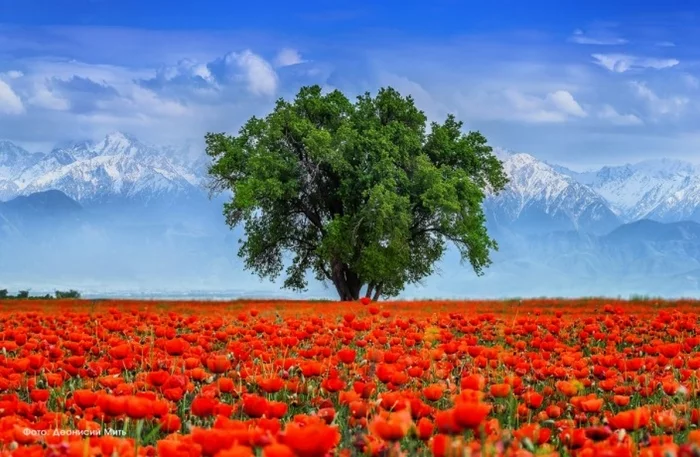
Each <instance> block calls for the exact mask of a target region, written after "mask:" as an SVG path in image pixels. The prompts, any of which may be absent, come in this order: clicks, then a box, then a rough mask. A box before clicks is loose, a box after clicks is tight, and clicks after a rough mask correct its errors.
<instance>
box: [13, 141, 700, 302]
mask: <svg viewBox="0 0 700 457" xmlns="http://www.w3.org/2000/svg"><path fill="white" fill-rule="evenodd" d="M496 152H497V155H498V156H499V157H500V158H501V160H503V162H504V166H505V170H506V172H507V174H508V175H509V177H510V183H509V185H508V187H507V188H506V189H505V190H504V191H503V192H501V193H500V194H499V195H496V196H489V197H488V198H487V200H486V202H485V205H484V207H485V212H486V215H487V223H488V226H489V230H490V233H491V234H492V236H494V237H495V238H496V240H497V241H498V243H499V246H500V250H499V251H498V252H497V253H494V256H493V259H494V263H493V265H492V266H491V267H490V268H489V269H488V270H487V272H486V275H485V276H484V277H481V278H475V276H474V275H473V273H472V272H471V271H470V270H468V269H467V268H466V267H460V266H459V263H458V259H457V258H456V257H455V255H456V253H455V252H454V251H448V253H447V255H446V258H445V260H444V262H442V264H441V265H440V269H441V271H442V276H436V277H433V278H429V279H428V280H426V281H425V284H426V285H425V287H419V286H416V287H414V288H411V289H410V290H409V291H407V296H411V295H413V296H420V297H426V296H432V297H443V296H444V297H462V296H464V297H467V296H481V297H502V296H514V295H518V296H533V295H574V296H575V295H614V296H616V295H625V294H631V293H639V294H652V295H665V296H678V295H694V294H700V168H698V167H696V166H694V165H692V164H689V163H686V162H682V161H675V160H667V159H661V160H655V161H646V162H641V163H638V164H630V165H624V166H611V167H603V168H601V169H600V170H594V171H589V172H576V171H572V170H569V169H567V168H565V167H561V166H558V165H555V164H548V163H546V162H543V161H541V160H538V159H536V158H535V157H533V156H531V155H529V154H520V153H512V152H508V151H504V150H497V151H496ZM207 163H208V162H207V159H206V157H205V156H204V155H203V154H202V153H201V152H200V153H197V150H196V148H193V147H191V146H190V145H185V146H184V147H182V148H177V147H166V146H155V145H148V144H145V143H143V142H141V141H139V140H138V139H136V138H134V137H132V136H130V135H127V134H124V133H120V132H115V133H112V134H110V135H108V136H106V137H105V138H103V139H102V140H100V141H97V142H90V141H76V142H71V143H66V144H63V145H59V146H58V147H56V148H54V149H53V150H51V151H49V152H46V153H43V152H42V153H32V152H28V151H26V150H25V149H23V148H21V147H19V146H17V145H15V144H12V143H9V142H7V141H4V142H3V141H0V278H4V280H6V281H8V284H7V285H5V284H0V286H6V287H12V286H13V285H14V286H16V287H17V288H29V287H34V288H35V289H36V290H37V291H39V289H38V288H40V287H41V286H42V285H44V284H45V285H46V290H47V291H49V292H51V291H52V290H53V289H65V288H78V289H80V290H81V291H82V292H86V293H88V294H89V293H90V290H93V291H95V292H99V291H104V292H105V293H109V292H110V291H111V292H113V291H115V290H121V291H128V292H129V293H137V294H138V293H145V294H148V293H155V292H153V291H155V290H157V291H159V292H158V293H162V294H166V295H173V293H175V294H178V293H188V292H189V291H194V290H200V291H201V290H207V291H216V290H233V289H236V290H238V291H245V290H250V291H251V293H255V294H257V295H260V294H263V293H265V292H264V291H269V293H270V294H272V295H281V294H282V292H279V289H278V286H277V285H275V284H268V283H265V282H259V281H258V280H257V279H254V278H253V277H252V276H251V275H250V274H249V273H248V272H245V271H243V268H242V262H241V260H240V259H238V258H237V256H236V251H237V241H238V239H239V238H242V237H243V233H242V230H241V229H240V228H237V229H236V230H234V231H231V230H229V229H228V227H227V226H226V225H225V222H224V218H223V215H222V205H221V204H222V201H223V199H222V198H219V199H217V200H214V201H211V200H209V198H208V194H207V190H206V188H205V186H204V183H205V182H206V167H207ZM0 288H2V287H0ZM246 288H248V289H246ZM241 293H242V292H241ZM309 293H310V294H312V295H313V296H323V295H324V294H325V295H327V296H332V295H333V293H332V290H325V289H324V288H323V286H321V285H320V284H317V283H313V284H312V285H311V291H310V292H309Z"/></svg>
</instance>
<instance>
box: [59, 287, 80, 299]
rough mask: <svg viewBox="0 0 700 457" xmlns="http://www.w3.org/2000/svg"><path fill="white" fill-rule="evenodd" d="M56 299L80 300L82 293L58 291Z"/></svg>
mask: <svg viewBox="0 0 700 457" xmlns="http://www.w3.org/2000/svg"><path fill="white" fill-rule="evenodd" d="M56 298H57V299H65V298H80V292H78V291H77V290H73V289H71V290H69V291H67V292H66V291H60V290H57V291H56Z"/></svg>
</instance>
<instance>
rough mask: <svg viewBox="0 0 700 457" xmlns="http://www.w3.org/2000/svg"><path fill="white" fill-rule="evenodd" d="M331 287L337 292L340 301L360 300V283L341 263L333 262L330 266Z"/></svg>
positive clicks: (355, 275)
mask: <svg viewBox="0 0 700 457" xmlns="http://www.w3.org/2000/svg"><path fill="white" fill-rule="evenodd" d="M331 268H332V270H331V277H332V278H333V285H334V286H335V290H336V291H337V292H338V296H339V297H340V301H356V300H359V299H360V289H362V282H360V278H359V277H358V276H357V274H355V273H354V272H352V271H350V270H349V269H348V267H347V265H345V264H344V263H342V262H333V264H332V266H331Z"/></svg>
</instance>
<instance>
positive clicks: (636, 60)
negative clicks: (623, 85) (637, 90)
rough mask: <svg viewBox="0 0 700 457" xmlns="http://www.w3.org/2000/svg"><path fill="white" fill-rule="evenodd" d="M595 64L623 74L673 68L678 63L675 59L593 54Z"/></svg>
mask: <svg viewBox="0 0 700 457" xmlns="http://www.w3.org/2000/svg"><path fill="white" fill-rule="evenodd" d="M592 57H593V58H594V59H595V63H596V64H598V65H600V66H601V67H603V68H607V69H608V70H610V71H612V72H614V73H624V72H626V71H629V70H632V69H642V68H653V69H656V70H661V69H664V68H670V67H675V66H676V65H678V64H679V63H680V62H679V61H678V60H677V59H656V58H653V57H637V56H631V55H627V54H593V55H592Z"/></svg>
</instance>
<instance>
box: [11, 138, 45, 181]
mask: <svg viewBox="0 0 700 457" xmlns="http://www.w3.org/2000/svg"><path fill="white" fill-rule="evenodd" d="M42 157H43V154H36V153H34V154H32V153H30V152H29V151H27V150H26V149H24V148H21V147H19V146H17V145H16V144H14V143H11V142H9V141H0V181H3V180H10V179H12V178H13V177H15V176H16V175H17V174H18V173H19V172H20V171H21V170H22V169H24V168H26V167H29V166H32V165H33V164H34V163H36V162H38V161H39V160H41V158H42ZM0 186H1V184H0Z"/></svg>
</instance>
